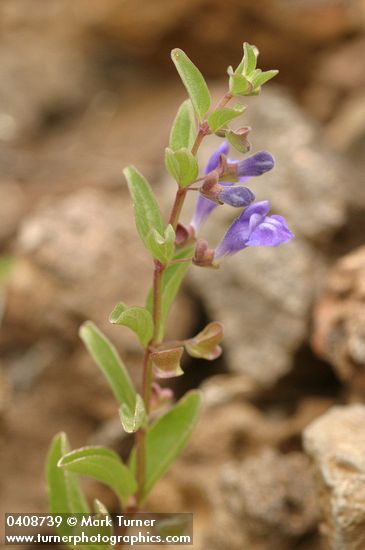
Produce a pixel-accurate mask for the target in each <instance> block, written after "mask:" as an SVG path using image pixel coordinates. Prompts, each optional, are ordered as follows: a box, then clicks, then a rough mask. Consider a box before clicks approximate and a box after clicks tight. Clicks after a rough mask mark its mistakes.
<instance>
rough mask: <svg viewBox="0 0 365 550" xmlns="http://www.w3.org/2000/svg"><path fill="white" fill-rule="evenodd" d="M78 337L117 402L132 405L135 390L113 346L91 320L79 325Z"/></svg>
mask: <svg viewBox="0 0 365 550" xmlns="http://www.w3.org/2000/svg"><path fill="white" fill-rule="evenodd" d="M80 337H81V339H82V340H83V342H84V344H85V346H86V347H87V349H88V351H89V353H90V355H91V356H92V357H93V359H94V360H95V362H96V364H97V365H98V366H99V368H100V369H101V371H102V373H103V374H104V376H105V377H106V379H107V380H108V382H109V385H110V387H111V389H112V391H113V393H114V395H115V397H116V399H117V400H118V401H119V403H127V405H128V406H129V407H134V404H135V401H136V392H135V389H134V387H133V384H132V381H131V379H130V376H129V374H128V371H127V369H126V367H125V365H124V363H123V362H122V360H121V359H120V357H119V355H118V353H117V350H116V349H115V347H114V346H113V345H112V344H111V342H109V340H108V339H107V338H106V336H104V334H103V333H102V332H101V331H100V330H99V329H98V328H97V327H96V326H95V325H94V323H92V322H91V321H87V322H86V323H84V324H83V325H82V326H81V328H80Z"/></svg>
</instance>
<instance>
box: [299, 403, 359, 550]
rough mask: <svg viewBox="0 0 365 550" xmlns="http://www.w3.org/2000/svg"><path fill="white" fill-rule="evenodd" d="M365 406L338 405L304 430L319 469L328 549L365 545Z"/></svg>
mask: <svg viewBox="0 0 365 550" xmlns="http://www.w3.org/2000/svg"><path fill="white" fill-rule="evenodd" d="M364 441H365V406H364V405H351V406H347V407H334V408H332V409H330V410H329V411H328V412H327V413H325V414H324V415H323V416H321V417H320V418H318V419H317V420H315V421H314V422H313V423H312V424H311V425H310V426H309V427H308V428H307V429H306V430H305V432H304V447H305V450H306V451H307V453H308V454H309V455H310V456H311V457H312V459H313V462H314V466H315V468H316V483H317V492H318V496H319V499H320V505H321V510H322V521H321V532H322V534H323V537H324V540H325V542H326V548H330V549H331V550H363V548H365V504H364V503H365V444H364Z"/></svg>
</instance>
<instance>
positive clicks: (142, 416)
mask: <svg viewBox="0 0 365 550" xmlns="http://www.w3.org/2000/svg"><path fill="white" fill-rule="evenodd" d="M119 416H120V420H121V423H122V426H123V428H124V430H125V431H126V432H127V433H129V434H131V433H134V432H136V431H137V430H139V428H140V427H141V426H142V425H143V424H144V423H145V421H146V410H145V407H144V402H143V399H142V397H141V396H140V395H139V394H137V399H136V406H135V407H134V409H130V408H129V407H128V405H127V404H126V403H124V404H123V405H121V406H120V409H119Z"/></svg>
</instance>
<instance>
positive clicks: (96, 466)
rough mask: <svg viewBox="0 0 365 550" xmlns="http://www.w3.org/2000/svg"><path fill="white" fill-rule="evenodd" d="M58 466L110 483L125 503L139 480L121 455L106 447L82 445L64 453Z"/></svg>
mask: <svg viewBox="0 0 365 550" xmlns="http://www.w3.org/2000/svg"><path fill="white" fill-rule="evenodd" d="M58 466H59V467H60V468H62V469H65V470H66V471H69V472H74V473H77V474H80V475H85V476H88V477H91V478H93V479H96V480H97V481H100V482H101V483H104V484H105V485H108V486H109V487H110V488H111V489H112V490H113V491H114V492H115V493H116V494H117V495H118V497H119V498H120V500H121V501H122V502H123V503H125V501H126V499H127V498H128V497H129V496H131V495H133V494H134V493H135V491H136V489H137V482H136V480H135V478H134V476H133V474H132V473H131V471H130V470H129V468H127V466H125V464H123V462H122V461H121V459H120V458H119V456H118V455H117V454H116V453H115V452H114V451H111V450H110V449H107V448H105V447H82V448H81V449H77V450H75V451H71V452H69V453H67V454H66V455H64V456H63V457H62V458H61V459H60V460H59V462H58Z"/></svg>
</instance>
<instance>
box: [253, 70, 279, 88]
mask: <svg viewBox="0 0 365 550" xmlns="http://www.w3.org/2000/svg"><path fill="white" fill-rule="evenodd" d="M278 73H279V71H277V70H274V69H273V70H272V71H265V72H262V71H261V70H260V69H257V71H255V74H254V75H253V78H252V86H253V87H254V89H255V90H256V89H257V88H260V87H261V86H263V85H264V84H265V83H266V82H268V81H269V80H271V79H272V78H274V77H275V76H276V75H277V74H278Z"/></svg>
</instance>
